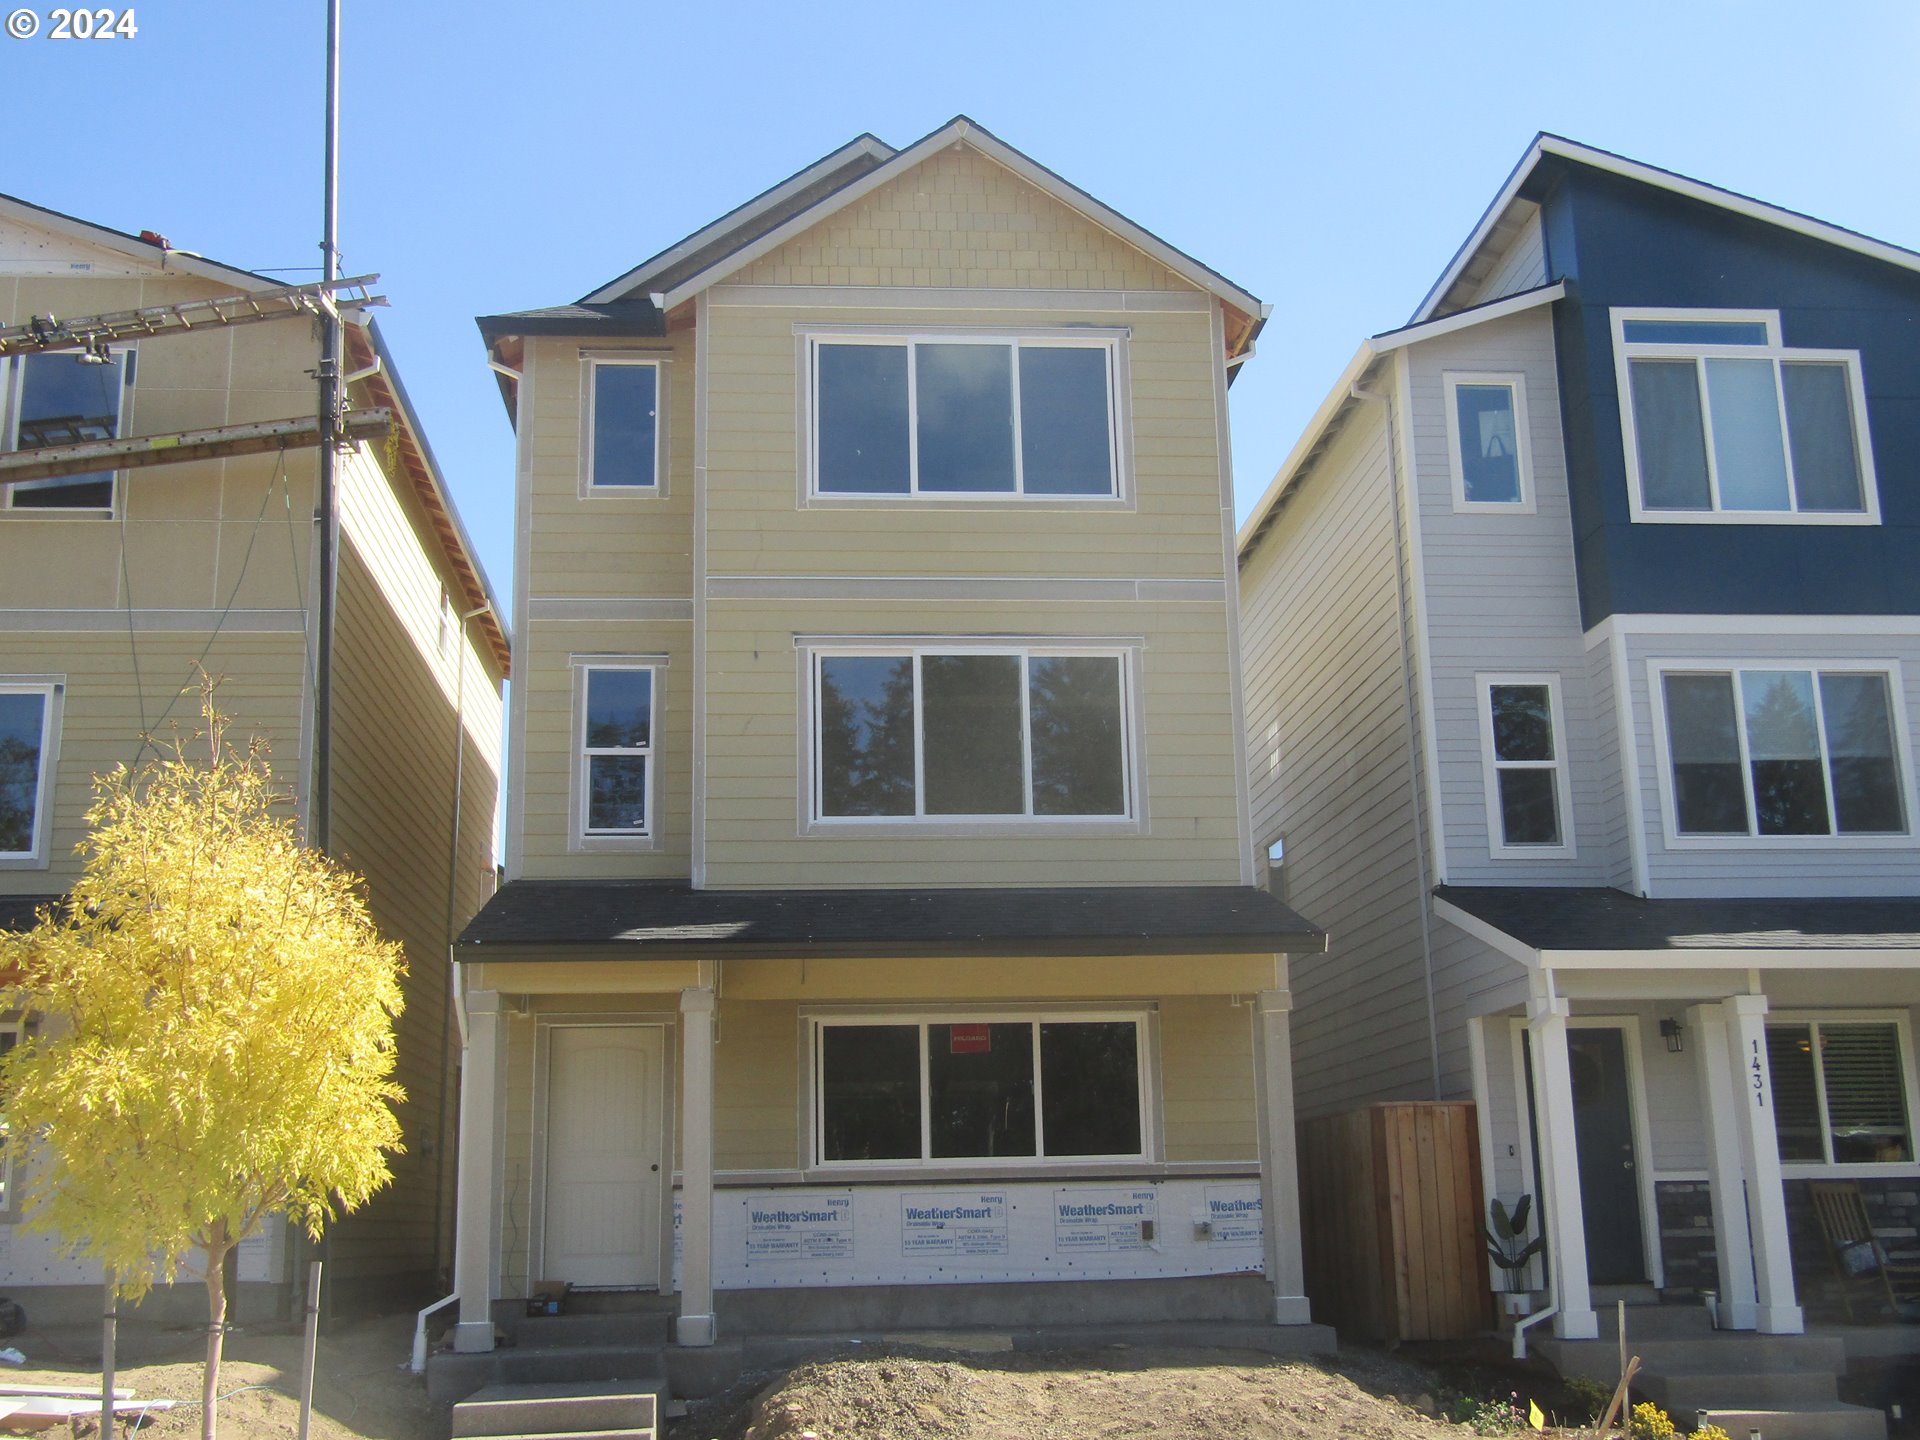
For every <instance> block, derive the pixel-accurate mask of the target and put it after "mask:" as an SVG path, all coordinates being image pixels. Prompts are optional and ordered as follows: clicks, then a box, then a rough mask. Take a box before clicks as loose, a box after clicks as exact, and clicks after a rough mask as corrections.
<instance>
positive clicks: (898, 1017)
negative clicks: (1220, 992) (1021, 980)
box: [800, 1006, 1160, 1174]
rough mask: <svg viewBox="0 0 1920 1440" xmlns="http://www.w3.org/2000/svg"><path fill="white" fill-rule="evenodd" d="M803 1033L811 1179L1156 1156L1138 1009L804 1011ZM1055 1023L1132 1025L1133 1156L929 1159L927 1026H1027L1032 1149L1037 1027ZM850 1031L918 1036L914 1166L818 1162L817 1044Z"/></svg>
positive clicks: (1147, 1051)
mask: <svg viewBox="0 0 1920 1440" xmlns="http://www.w3.org/2000/svg"><path fill="white" fill-rule="evenodd" d="M801 1018H802V1021H803V1023H804V1025H805V1026H806V1076H805V1084H804V1086H803V1088H802V1093H801V1095H800V1103H801V1107H802V1108H801V1125H802V1128H803V1131H804V1133H805V1135H806V1137H807V1143H806V1150H805V1155H806V1167H807V1169H808V1170H809V1171H811V1172H816V1173H821V1172H824V1173H832V1174H844V1173H847V1172H850V1171H851V1172H860V1171H868V1170H873V1171H880V1170H918V1171H925V1170H954V1171H969V1172H975V1173H986V1172H1001V1171H1005V1172H1009V1173H1013V1172H1024V1171H1030V1170H1042V1171H1044V1170H1052V1169H1058V1168H1059V1167H1062V1166H1079V1165H1111V1164H1125V1163H1128V1162H1135V1163H1150V1162H1152V1161H1154V1160H1156V1159H1157V1158H1158V1157H1159V1154H1160V1137H1159V1133H1158V1129H1157V1127H1156V1125H1155V1123H1154V1120H1155V1116H1156V1115H1158V1113H1159V1108H1158V1105H1157V1104H1156V1100H1155V1093H1154V1090H1153V1086H1152V1078H1153V1074H1154V1071H1155V1069H1156V1068H1157V1067H1156V1064H1155V1060H1154V1055H1153V1053H1152V1051H1151V1048H1150V1047H1151V1045H1152V1043H1153V1040H1154V1026H1153V1023H1152V1022H1153V1012H1152V1011H1151V1010H1149V1009H1144V1008H1129V1009H1113V1008H1090V1009H1084V1010H1082V1009H1073V1008H1071V1007H1061V1006H1052V1007H1048V1008H1045V1009H1033V1008H1022V1007H1013V1006H1009V1007H997V1008H989V1009H978V1008H975V1009H941V1008H935V1009H914V1010H883V1009H866V1008H864V1007H863V1008H860V1009H851V1008H838V1009H832V1010H818V1011H808V1012H806V1013H804V1014H803V1015H802V1017H801ZM1054 1022H1061V1023H1065V1024H1097V1023H1101V1022H1131V1023H1132V1025H1133V1027H1134V1062H1135V1066H1136V1077H1135V1083H1136V1085H1137V1086H1138V1087H1139V1102H1140V1150H1139V1153H1137V1154H1133V1155H1046V1154H1039V1155H1033V1156H1006V1155H1000V1156H954V1157H952V1158H943V1159H934V1158H932V1157H931V1156H929V1154H928V1152H929V1151H930V1150H931V1149H932V1148H933V1147H932V1144H931V1139H930V1128H931V1119H930V1114H929V1108H928V1105H929V1100H928V1096H929V1084H928V1055H929V1053H930V1052H929V1050H928V1044H929V1041H928V1038H927V1027H928V1026H930V1025H1008V1024H1016V1025H1018V1024H1027V1025H1030V1026H1032V1027H1033V1046H1034V1051H1033V1061H1034V1070H1033V1127H1034V1145H1035V1148H1036V1149H1039V1150H1044V1149H1045V1135H1046V1121H1045V1115H1044V1092H1043V1089H1042V1080H1041V1074H1040V1050H1039V1045H1040V1038H1039V1027H1040V1026H1041V1025H1047V1024H1052V1023H1054ZM851 1025H892V1026H904V1025H916V1026H918V1027H919V1029H920V1155H921V1158H919V1159H888V1160H828V1159H826V1158H824V1156H825V1150H826V1144H825V1125H826V1095H825V1090H824V1087H823V1086H822V1084H821V1080H820V1075H821V1044H822V1039H821V1036H822V1032H823V1031H825V1030H826V1029H827V1027H829V1026H851Z"/></svg>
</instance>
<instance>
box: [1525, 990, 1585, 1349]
mask: <svg viewBox="0 0 1920 1440" xmlns="http://www.w3.org/2000/svg"><path fill="white" fill-rule="evenodd" d="M1568 1012H1569V1007H1568V1005H1567V1002H1566V1001H1565V1000H1564V999H1562V998H1560V997H1558V996H1551V995H1536V996H1534V997H1533V998H1532V999H1531V1000H1529V1001H1528V1003H1527V1031H1528V1035H1529V1037H1530V1041H1531V1043H1530V1046H1529V1048H1530V1050H1531V1051H1532V1054H1533V1088H1534V1097H1535V1105H1536V1108H1537V1115H1538V1119H1539V1124H1540V1150H1541V1154H1540V1187H1541V1191H1542V1193H1541V1196H1540V1201H1541V1204H1542V1205H1543V1206H1545V1213H1544V1215H1543V1216H1542V1219H1541V1226H1542V1228H1541V1233H1542V1234H1543V1235H1545V1236H1546V1239H1547V1261H1548V1265H1549V1267H1550V1270H1551V1273H1552V1276H1553V1289H1554V1295H1555V1299H1556V1303H1557V1304H1558V1306H1559V1310H1558V1313H1556V1314H1555V1315H1554V1317H1553V1333H1554V1334H1556V1335H1558V1336H1560V1337H1561V1338H1562V1339H1565V1340H1592V1339H1594V1338H1595V1337H1597V1336H1598V1335H1599V1334H1600V1317H1599V1316H1597V1315H1595V1314H1594V1312H1593V1297H1592V1292H1591V1290H1590V1288H1589V1286H1588V1284H1587V1229H1586V1214H1585V1212H1584V1211H1583V1210H1582V1208H1581V1205H1580V1154H1579V1150H1578V1148H1577V1146H1576V1144H1575V1140H1574V1131H1573V1073H1572V1070H1571V1068H1570V1067H1569V1065H1568V1062H1567V1015H1568Z"/></svg>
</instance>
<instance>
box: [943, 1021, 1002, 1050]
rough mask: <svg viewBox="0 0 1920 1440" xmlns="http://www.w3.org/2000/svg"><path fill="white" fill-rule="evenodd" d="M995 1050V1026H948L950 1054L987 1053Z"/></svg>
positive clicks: (948, 1048)
mask: <svg viewBox="0 0 1920 1440" xmlns="http://www.w3.org/2000/svg"><path fill="white" fill-rule="evenodd" d="M992 1050H993V1027H991V1026H989V1025H951V1026H949V1027H948V1028H947V1053H948V1054H949V1055H986V1054H989V1053H991V1052H992Z"/></svg>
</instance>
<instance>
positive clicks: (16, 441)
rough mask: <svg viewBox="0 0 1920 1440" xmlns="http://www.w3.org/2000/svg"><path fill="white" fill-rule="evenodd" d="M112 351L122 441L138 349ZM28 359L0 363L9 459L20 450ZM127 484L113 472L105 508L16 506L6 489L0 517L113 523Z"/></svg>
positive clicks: (119, 346)
mask: <svg viewBox="0 0 1920 1440" xmlns="http://www.w3.org/2000/svg"><path fill="white" fill-rule="evenodd" d="M113 349H114V351H115V352H116V353H117V354H118V355H119V356H120V358H121V360H122V368H121V372H120V396H119V400H120V408H119V410H118V411H117V412H116V413H115V415H114V417H113V433H114V435H115V436H117V437H120V438H124V437H125V436H126V433H127V416H128V412H129V411H130V410H131V408H132V406H131V405H130V404H129V400H130V398H131V395H132V391H133V381H134V373H135V371H136V369H137V368H138V367H137V365H136V364H135V357H136V355H137V353H138V349H139V347H138V346H136V345H133V344H131V343H127V342H116V344H115V345H114V347H113ZM28 358H29V357H27V356H25V355H20V356H16V357H14V358H13V359H12V360H7V361H0V377H4V378H0V398H4V402H5V403H4V405H0V409H3V410H4V411H5V416H4V421H5V428H4V429H3V430H0V441H4V442H5V443H4V444H3V445H0V450H4V451H5V452H6V453H7V454H9V455H10V454H12V453H13V452H14V451H15V450H17V449H18V448H19V446H20V404H21V390H22V387H24V386H25V384H26V380H27V367H26V361H27V359H28ZM58 478H59V477H56V479H55V480H54V481H49V482H46V483H48V484H54V483H58ZM126 480H127V472H126V471H125V470H122V469H116V470H114V471H113V499H112V500H111V501H110V502H109V503H108V504H107V505H106V506H104V507H101V506H38V505H15V504H14V503H13V497H14V492H15V488H16V487H15V486H13V485H7V486H4V487H0V490H4V492H5V493H4V494H0V515H6V516H9V517H16V516H17V517H19V518H21V519H33V520H99V519H102V518H105V519H112V518H114V517H115V516H117V515H119V513H120V507H121V506H122V504H124V503H125V500H126ZM22 483H25V484H39V483H41V482H39V481H26V482H22Z"/></svg>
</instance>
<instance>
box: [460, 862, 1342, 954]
mask: <svg viewBox="0 0 1920 1440" xmlns="http://www.w3.org/2000/svg"><path fill="white" fill-rule="evenodd" d="M583 946H591V947H595V948H596V949H598V950H599V951H600V952H602V953H603V954H604V953H606V952H609V951H612V952H615V953H619V954H624V955H629V956H631V958H633V959H636V960H656V959H657V960H676V959H687V958H700V959H719V958H724V957H727V956H769V957H772V956H801V955H832V956H860V955H876V956H880V955H885V956H904V955H943V956H967V955H1033V956H1040V955H1220V954H1280V953H1293V954H1299V953H1302V952H1308V951H1318V950H1323V949H1325V948H1326V935H1325V934H1324V933H1323V932H1322V931H1321V930H1319V929H1318V928H1316V927H1315V926H1314V925H1312V924H1311V923H1309V922H1308V921H1306V920H1304V919H1302V918H1301V917H1300V916H1298V915H1296V914H1295V913H1294V912H1293V911H1291V910H1289V909H1288V908H1287V907H1286V906H1284V905H1282V904H1281V903H1280V902H1279V901H1278V900H1276V899H1274V898H1273V896H1271V895H1270V894H1268V893H1267V892H1266V891H1264V890H1259V889H1255V888H1254V887H1252V886H1246V885H1178V886H1175V885H1167V886H1111V887H1107V886H1083V887H1075V888H1059V889H1022V888H1004V889H996V890H898V889H845V890H695V889H693V888H692V887H690V886H689V885H686V884H684V883H661V882H644V881H639V882H636V881H579V880H515V881H512V882H510V883H509V884H507V885H505V886H503V887H502V888H501V889H500V891H499V892H498V893H497V894H495V895H494V897H493V898H492V899H491V900H489V901H488V902H487V904H486V907H485V908H484V909H483V910H481V912H480V913H479V914H478V915H477V916H475V917H474V919H473V922H472V923H471V924H470V925H468V926H467V928H466V931H465V932H464V933H463V934H462V935H461V937H460V941H459V947H458V954H459V958H460V959H462V960H466V961H483V960H488V959H494V958H502V957H500V956H499V952H500V951H502V950H506V949H509V948H511V949H512V950H514V951H515V952H516V954H515V957H514V958H517V959H553V960H565V959H569V958H571V955H570V952H576V953H577V951H578V949H579V948H580V947H583Z"/></svg>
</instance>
